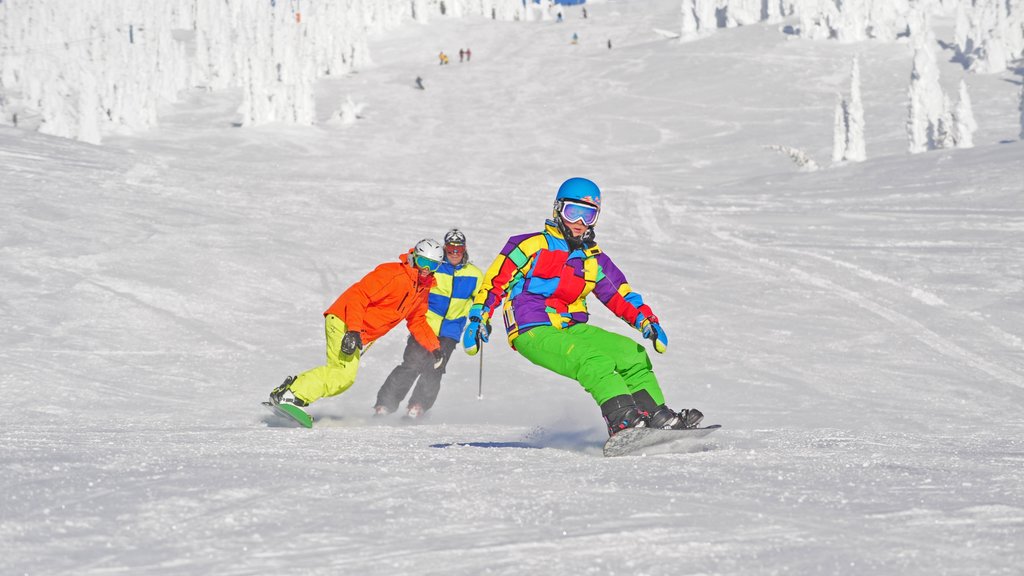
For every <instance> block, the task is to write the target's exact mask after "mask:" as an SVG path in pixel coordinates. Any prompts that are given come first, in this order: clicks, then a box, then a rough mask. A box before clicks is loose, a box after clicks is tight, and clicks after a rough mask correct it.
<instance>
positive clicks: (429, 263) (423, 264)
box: [413, 256, 441, 272]
mask: <svg viewBox="0 0 1024 576" xmlns="http://www.w3.org/2000/svg"><path fill="white" fill-rule="evenodd" d="M413 262H415V263H416V267H417V268H424V269H426V270H430V271H431V272H436V271H437V269H438V268H440V267H441V263H440V262H438V261H437V260H431V259H430V258H427V257H426V256H416V258H414V259H413Z"/></svg>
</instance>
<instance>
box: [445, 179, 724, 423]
mask: <svg viewBox="0 0 1024 576" xmlns="http://www.w3.org/2000/svg"><path fill="white" fill-rule="evenodd" d="M600 213H601V190H600V189H599V188H598V187H597V185H596V184H594V183H593V182H591V181H590V180H587V179H586V178H570V179H568V180H566V181H565V182H564V183H562V185H561V186H560V187H559V188H558V193H557V194H556V195H555V204H554V209H553V211H552V219H551V220H548V221H547V222H546V225H545V227H544V230H543V231H542V232H536V233H531V234H522V235H519V236H513V237H511V238H509V240H508V243H507V244H505V247H504V248H503V249H502V250H501V252H500V253H499V254H498V257H497V258H496V259H495V260H494V263H493V264H491V267H490V268H488V269H487V272H486V273H485V274H484V279H483V284H482V286H481V289H480V291H479V292H477V293H476V296H474V298H473V301H474V304H473V307H472V308H471V309H470V311H469V324H468V325H467V326H466V331H465V332H463V335H462V345H463V348H464V349H465V351H466V353H467V354H469V355H471V356H472V355H473V354H476V353H477V351H478V350H479V347H480V346H481V345H482V343H484V342H487V341H488V338H489V334H490V320H491V318H492V317H493V315H494V312H495V309H497V307H498V305H499V304H501V302H502V300H505V305H504V312H503V316H504V318H505V330H506V332H507V333H508V341H509V344H510V345H511V346H512V348H513V349H515V350H516V351H517V352H519V354H520V355H522V356H523V357H525V358H526V359H527V360H529V361H530V362H533V363H534V364H536V365H538V366H542V367H544V368H547V369H548V370H551V371H553V372H555V373H557V374H561V375H562V376H566V377H568V378H571V379H573V380H576V381H577V382H579V383H580V385H581V386H583V389H584V390H586V391H587V392H588V393H589V394H590V395H591V396H592V397H593V398H594V401H595V402H597V404H598V405H599V406H600V407H601V414H602V415H603V416H604V419H605V423H606V424H607V426H608V434H609V435H610V436H611V435H614V434H615V433H617V432H619V431H620V430H624V429H626V428H633V427H644V426H650V427H655V428H674V429H680V428H693V427H696V426H697V425H698V424H699V423H700V421H701V419H702V418H703V417H704V416H703V414H701V412H700V411H699V410H697V409H689V410H683V411H681V412H675V411H673V410H671V409H670V408H668V407H667V406H666V405H665V398H664V395H663V394H662V391H661V387H660V385H659V384H658V380H657V378H656V377H655V375H654V372H653V370H652V368H651V359H650V358H649V357H648V355H647V351H646V350H644V347H643V346H641V345H639V344H637V343H636V342H635V341H633V340H632V339H630V338H627V337H626V336H621V335H619V334H614V333H612V332H608V331H606V330H604V329H602V328H598V327H596V326H592V325H590V324H588V323H587V321H588V319H589V318H590V314H589V313H588V312H587V303H586V298H587V296H588V295H589V294H590V293H591V292H593V293H594V295H596V296H597V298H598V299H599V300H600V301H601V303H603V304H604V305H605V307H607V308H608V309H609V310H611V311H612V313H613V314H615V315H616V316H618V317H619V318H621V319H623V320H625V321H626V322H627V323H629V324H630V325H632V326H633V327H634V328H636V329H637V330H638V331H640V333H641V334H642V335H643V337H644V338H645V339H648V340H650V341H651V342H652V344H653V346H654V349H655V351H657V352H658V353H664V352H665V350H666V349H667V347H668V337H667V336H666V335H665V331H664V330H663V329H662V327H661V324H660V322H659V321H658V317H657V316H655V315H654V312H653V311H652V310H651V308H650V306H648V305H647V304H645V303H644V300H643V297H642V296H641V295H640V294H638V293H637V292H634V291H633V289H632V288H631V287H630V285H629V283H627V281H626V277H625V276H624V275H623V273H622V272H621V271H619V269H618V267H616V266H615V264H614V263H613V262H612V260H611V258H609V257H608V255H607V254H605V253H604V252H603V251H602V250H601V249H600V248H599V247H598V246H597V244H596V243H595V242H594V226H595V225H596V224H597V218H598V216H599V215H600Z"/></svg>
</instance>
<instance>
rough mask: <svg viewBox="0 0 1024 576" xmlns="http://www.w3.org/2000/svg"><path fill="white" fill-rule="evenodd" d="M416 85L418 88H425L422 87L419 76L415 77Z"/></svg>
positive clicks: (421, 79) (421, 80)
mask: <svg viewBox="0 0 1024 576" xmlns="http://www.w3.org/2000/svg"><path fill="white" fill-rule="evenodd" d="M416 87H417V88H419V89H420V90H426V88H424V87H423V78H420V77H419V76H417V77H416Z"/></svg>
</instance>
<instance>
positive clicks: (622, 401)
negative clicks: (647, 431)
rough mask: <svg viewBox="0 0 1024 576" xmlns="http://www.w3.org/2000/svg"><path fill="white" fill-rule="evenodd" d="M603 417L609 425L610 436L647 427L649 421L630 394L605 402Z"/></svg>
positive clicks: (602, 407) (602, 411) (602, 405)
mask: <svg viewBox="0 0 1024 576" xmlns="http://www.w3.org/2000/svg"><path fill="white" fill-rule="evenodd" d="M601 415H602V416H604V421H605V424H607V425H608V436H614V435H616V434H618V433H619V432H621V431H623V430H625V429H626V428H643V427H644V426H646V425H647V420H646V419H644V417H643V415H642V414H641V413H640V410H639V409H637V406H636V403H635V402H634V401H633V397H632V396H630V395H629V394H623V395H621V396H616V397H614V398H612V399H610V400H607V401H605V402H604V403H603V404H601Z"/></svg>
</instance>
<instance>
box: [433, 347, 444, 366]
mask: <svg viewBox="0 0 1024 576" xmlns="http://www.w3.org/2000/svg"><path fill="white" fill-rule="evenodd" d="M431 354H433V355H434V368H435V369H437V368H440V367H441V364H444V352H441V349H440V348H438V349H437V350H434V351H433V352H431Z"/></svg>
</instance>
